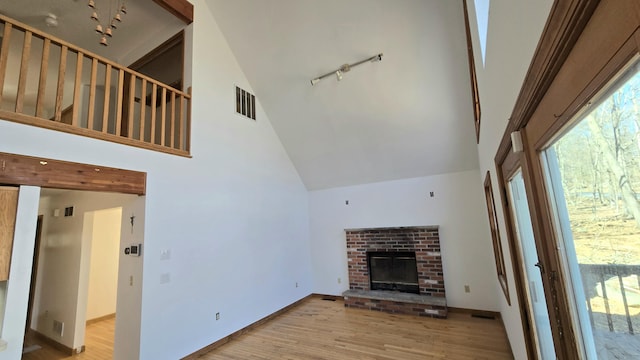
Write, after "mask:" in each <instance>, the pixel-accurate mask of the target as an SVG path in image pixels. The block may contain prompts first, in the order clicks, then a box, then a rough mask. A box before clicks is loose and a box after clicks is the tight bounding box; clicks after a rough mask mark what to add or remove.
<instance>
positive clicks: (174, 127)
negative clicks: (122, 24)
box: [0, 15, 191, 156]
mask: <svg viewBox="0 0 640 360" xmlns="http://www.w3.org/2000/svg"><path fill="white" fill-rule="evenodd" d="M0 28H3V29H2V34H3V37H2V39H1V43H2V47H1V49H0V119H3V120H9V121H14V122H19V123H23V124H27V125H33V126H38V127H43V128H47V129H53V130H58V131H64V132H68V133H73V134H78V135H82V136H88V137H92V138H97V139H102V140H107V141H113V142H117V143H122V144H127V145H132V146H137V147H142V148H147V149H151V150H157V151H162V152H168V153H171V154H175V155H182V156H189V149H190V132H191V129H190V127H191V119H190V118H191V110H190V109H191V90H190V89H189V91H188V92H183V91H181V90H178V89H176V88H173V87H171V86H169V85H166V84H163V83H161V82H159V81H157V80H155V79H152V78H150V77H148V76H145V75H143V74H140V73H138V72H136V71H133V70H130V69H128V68H126V67H124V66H122V65H119V64H116V63H115V62H112V61H110V60H108V59H106V58H103V57H101V56H99V55H96V54H92V53H90V52H88V51H86V50H83V49H81V48H79V47H76V46H74V45H72V44H70V43H68V42H65V41H64V40H61V39H57V38H55V37H52V36H50V35H48V34H46V33H43V32H41V31H38V30H37V29H33V28H31V27H29V26H27V25H24V24H21V23H19V22H17V21H15V20H12V19H10V18H8V17H5V16H3V15H0ZM54 69H55V70H54ZM51 70H53V71H51ZM36 73H37V75H35V74H36Z"/></svg>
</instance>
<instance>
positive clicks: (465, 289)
mask: <svg viewBox="0 0 640 360" xmlns="http://www.w3.org/2000/svg"><path fill="white" fill-rule="evenodd" d="M464 292H466V293H470V292H471V287H470V286H469V285H465V286H464Z"/></svg>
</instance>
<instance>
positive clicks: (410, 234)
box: [346, 226, 445, 297]
mask: <svg viewBox="0 0 640 360" xmlns="http://www.w3.org/2000/svg"><path fill="white" fill-rule="evenodd" d="M346 235H347V259H348V266H349V288H350V289H351V290H365V291H368V290H370V286H369V269H368V268H367V252H369V251H381V252H390V251H415V253H416V263H417V267H418V282H419V286H420V294H421V295H430V296H437V297H445V291H444V277H443V276H442V257H441V256H440V237H439V235H438V227H437V226H428V227H397V228H375V229H349V230H346Z"/></svg>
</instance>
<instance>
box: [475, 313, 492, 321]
mask: <svg viewBox="0 0 640 360" xmlns="http://www.w3.org/2000/svg"><path fill="white" fill-rule="evenodd" d="M471 317H474V318H480V319H487V320H495V319H496V317H495V316H493V315H487V314H471Z"/></svg>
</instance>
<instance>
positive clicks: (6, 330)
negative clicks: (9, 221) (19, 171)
mask: <svg viewBox="0 0 640 360" xmlns="http://www.w3.org/2000/svg"><path fill="white" fill-rule="evenodd" d="M39 196H40V188H38V187H32V186H22V187H20V195H19V196H18V211H17V217H16V229H15V232H14V236H13V249H12V251H11V268H10V269H9V281H8V282H7V285H8V286H7V293H6V295H7V300H6V308H5V315H4V322H3V324H2V339H3V340H5V341H6V342H7V345H8V346H7V349H6V350H5V351H2V352H0V360H17V359H20V358H21V356H22V341H23V339H24V330H25V329H24V327H25V322H26V314H27V303H28V300H29V283H30V281H31V262H32V261H31V260H32V258H33V247H34V242H35V236H36V218H37V217H38V197H39Z"/></svg>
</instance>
